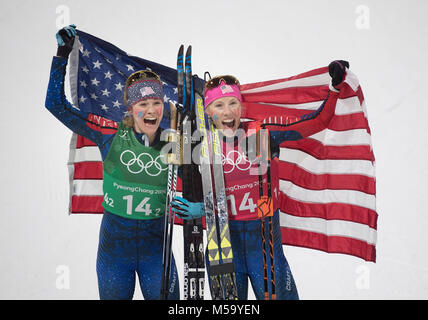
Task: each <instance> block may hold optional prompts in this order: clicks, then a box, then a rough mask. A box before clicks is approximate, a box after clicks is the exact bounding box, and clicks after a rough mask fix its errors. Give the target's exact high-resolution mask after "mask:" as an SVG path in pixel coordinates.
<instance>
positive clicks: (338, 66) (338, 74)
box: [328, 60, 349, 86]
mask: <svg viewBox="0 0 428 320" xmlns="http://www.w3.org/2000/svg"><path fill="white" fill-rule="evenodd" d="M345 68H347V69H349V62H348V61H345V60H334V61H333V62H331V63H330V64H329V65H328V73H329V74H330V76H331V79H332V80H331V84H332V85H333V86H337V85H338V84H339V83H341V82H342V81H343V76H344V75H345V73H346V69H345Z"/></svg>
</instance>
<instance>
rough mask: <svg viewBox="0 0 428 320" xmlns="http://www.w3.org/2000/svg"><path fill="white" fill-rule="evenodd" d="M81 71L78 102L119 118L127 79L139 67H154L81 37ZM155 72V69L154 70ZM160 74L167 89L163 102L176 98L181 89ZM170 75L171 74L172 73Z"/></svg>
mask: <svg viewBox="0 0 428 320" xmlns="http://www.w3.org/2000/svg"><path fill="white" fill-rule="evenodd" d="M79 40H82V41H80V42H81V43H80V48H79V50H80V54H79V71H80V72H79V73H78V79H77V81H78V82H77V84H78V87H77V103H78V105H79V106H83V107H84V110H85V111H86V112H89V113H95V114H99V115H102V116H106V117H111V118H110V119H112V120H114V121H117V120H121V119H122V117H123V113H124V112H126V105H124V103H123V92H124V90H125V81H126V79H127V77H128V76H130V75H131V74H132V73H134V72H136V71H138V70H150V71H151V70H152V68H150V67H152V66H150V67H148V66H144V65H139V64H138V63H136V62H135V61H134V60H133V59H132V57H130V56H129V55H128V56H127V55H124V54H122V53H118V52H116V51H114V50H111V49H110V48H105V47H103V46H102V45H98V44H97V46H93V45H92V44H89V42H85V41H86V40H85V39H80V38H79ZM154 72H156V69H155V70H154ZM160 76H161V79H162V80H161V82H162V86H163V88H164V96H163V102H164V103H165V104H167V103H168V102H169V101H175V100H176V99H177V98H176V95H177V93H178V90H177V88H176V86H175V85H173V84H172V83H169V82H167V81H166V79H165V78H164V75H162V74H161V75H160ZM169 77H170V78H171V75H169Z"/></svg>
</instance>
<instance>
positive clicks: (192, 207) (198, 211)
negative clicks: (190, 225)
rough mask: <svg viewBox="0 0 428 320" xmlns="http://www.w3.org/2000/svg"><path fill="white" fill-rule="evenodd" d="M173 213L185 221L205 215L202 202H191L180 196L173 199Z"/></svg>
mask: <svg viewBox="0 0 428 320" xmlns="http://www.w3.org/2000/svg"><path fill="white" fill-rule="evenodd" d="M171 211H172V213H174V214H175V215H176V216H177V217H179V218H181V219H185V220H192V219H197V218H200V217H202V216H204V215H205V211H204V204H203V203H202V202H190V201H188V200H186V199H184V198H182V197H178V196H175V197H174V198H173V199H172V202H171Z"/></svg>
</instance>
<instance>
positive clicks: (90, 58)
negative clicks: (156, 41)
mask: <svg viewBox="0 0 428 320" xmlns="http://www.w3.org/2000/svg"><path fill="white" fill-rule="evenodd" d="M76 39H78V41H76V43H75V49H74V50H73V52H72V53H71V55H70V72H69V74H70V86H71V93H72V99H73V104H74V107H75V108H79V109H83V110H85V111H86V112H87V113H88V114H90V117H91V119H90V121H89V122H88V125H90V122H95V123H97V124H98V125H101V127H102V128H103V129H102V130H106V132H109V130H112V128H115V127H117V122H118V121H120V120H121V119H122V117H123V114H124V112H126V107H125V106H124V105H123V88H124V84H125V80H126V78H127V77H128V76H129V75H130V74H131V73H133V72H135V71H137V70H142V69H150V70H152V71H154V72H156V73H157V74H159V75H160V76H161V80H162V82H163V84H164V86H163V89H164V93H165V96H164V102H165V110H166V112H168V110H169V106H168V103H167V102H168V101H169V100H172V101H175V100H176V99H177V96H176V94H177V89H176V79H177V78H176V76H177V73H176V70H175V69H172V68H168V67H165V66H162V65H159V64H157V63H154V62H151V61H147V60H144V59H141V58H138V57H133V56H129V55H128V54H126V53H125V52H124V51H122V50H120V49H119V48H117V47H115V46H113V45H112V44H110V43H107V42H105V41H103V40H101V39H98V38H96V37H93V36H91V35H89V34H87V33H84V32H82V31H80V30H79V31H78V37H77V38H76ZM198 81H202V80H200V79H198ZM329 84H330V76H329V74H328V70H327V68H326V67H324V68H320V69H316V70H311V71H309V72H306V73H302V74H300V75H297V76H294V77H289V78H284V79H279V80H272V81H264V82H258V83H252V84H245V85H241V93H242V96H243V100H244V102H243V110H244V113H243V117H244V118H245V119H244V121H251V120H260V121H264V122H267V123H281V124H288V123H291V122H294V121H296V119H298V118H300V117H301V116H303V115H305V114H308V113H311V112H313V111H314V110H316V109H317V108H318V107H319V106H320V104H321V103H322V102H323V100H324V99H325V98H326V97H327V94H328V91H329ZM266 115H269V116H268V117H266ZM167 118H168V115H167V114H166V117H165V121H163V122H162V123H161V126H162V127H164V128H166V127H168V123H167V121H166V119H167ZM279 160H280V170H279V175H280V177H279V178H280V191H281V193H280V224H281V230H282V240H283V243H284V244H288V245H294V246H301V247H307V248H313V249H318V250H323V251H325V252H330V253H343V254H349V255H353V256H356V257H360V258H362V259H364V260H366V261H373V262H374V261H375V260H376V235H377V212H376V179H375V159H374V155H373V150H372V144H371V136H370V129H369V125H368V120H367V111H366V106H365V102H364V96H363V93H362V90H361V86H360V85H359V83H358V79H357V78H356V77H355V75H354V74H352V72H350V71H349V70H348V72H347V75H346V80H345V81H344V83H343V84H342V88H341V90H340V92H339V97H338V99H337V103H336V107H335V113H334V116H333V118H332V120H331V121H330V122H329V123H328V124H326V127H325V129H323V130H322V131H320V132H318V133H317V134H314V135H312V136H310V137H308V138H305V139H302V140H299V141H288V142H284V143H283V144H282V145H281V149H280V156H279ZM68 166H69V173H70V206H69V213H70V214H79V213H90V214H91V213H92V214H93V213H102V212H103V208H102V206H101V203H102V200H103V193H102V162H101V156H100V153H99V150H98V147H97V146H96V145H95V144H94V143H93V142H91V141H90V140H88V139H85V138H83V137H81V136H78V135H76V134H73V136H72V139H71V143H70V157H69V163H68ZM180 187H181V183H180V181H179V182H178V190H181V189H180Z"/></svg>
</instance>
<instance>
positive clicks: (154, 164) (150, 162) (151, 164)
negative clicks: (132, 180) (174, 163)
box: [120, 150, 168, 177]
mask: <svg viewBox="0 0 428 320" xmlns="http://www.w3.org/2000/svg"><path fill="white" fill-rule="evenodd" d="M127 154H130V155H127ZM161 157H162V155H159V156H157V157H156V158H155V159H153V157H152V155H151V154H149V153H145V152H143V153H140V154H139V155H138V157H137V155H136V154H135V153H134V152H132V151H131V150H125V151H123V152H122V153H121V155H120V162H122V164H123V165H124V166H125V167H126V168H127V169H128V171H129V172H130V173H133V174H138V173H141V172H142V171H143V170H144V171H145V172H146V174H148V175H149V176H151V177H156V176H158V175H160V174H161V172H162V171H165V170H167V169H168V168H167V167H166V166H165V167H162V164H161V163H160V162H159V160H160V161H162V159H161Z"/></svg>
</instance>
